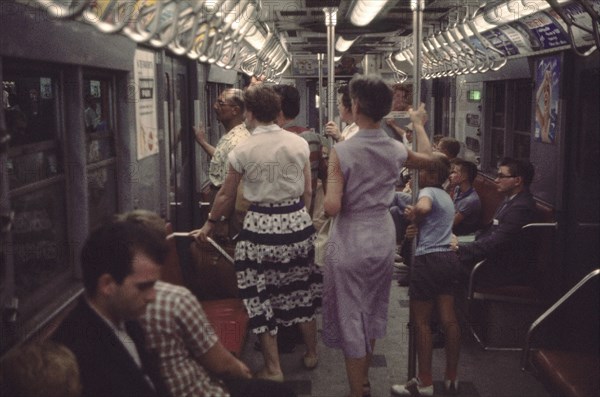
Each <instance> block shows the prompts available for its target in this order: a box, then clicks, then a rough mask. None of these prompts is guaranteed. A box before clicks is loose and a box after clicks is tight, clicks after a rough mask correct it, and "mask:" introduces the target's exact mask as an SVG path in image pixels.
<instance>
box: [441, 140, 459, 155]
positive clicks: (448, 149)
mask: <svg viewBox="0 0 600 397" xmlns="http://www.w3.org/2000/svg"><path fill="white" fill-rule="evenodd" d="M438 150H439V151H440V152H443V153H445V154H447V155H448V156H449V157H450V158H455V157H456V156H458V153H460V142H459V141H457V140H456V139H454V138H451V137H449V136H445V137H443V138H442V139H440V142H439V143H438Z"/></svg>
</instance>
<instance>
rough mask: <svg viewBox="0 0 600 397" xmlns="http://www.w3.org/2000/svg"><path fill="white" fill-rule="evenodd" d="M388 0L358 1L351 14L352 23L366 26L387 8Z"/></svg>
mask: <svg viewBox="0 0 600 397" xmlns="http://www.w3.org/2000/svg"><path fill="white" fill-rule="evenodd" d="M387 2H388V0H356V2H355V3H354V7H353V8H352V11H351V13H350V22H352V23H353V24H354V25H356V26H366V25H368V24H369V22H371V21H372V20H373V18H375V17H376V16H377V14H379V12H380V11H381V10H382V9H383V7H385V5H386V3H387Z"/></svg>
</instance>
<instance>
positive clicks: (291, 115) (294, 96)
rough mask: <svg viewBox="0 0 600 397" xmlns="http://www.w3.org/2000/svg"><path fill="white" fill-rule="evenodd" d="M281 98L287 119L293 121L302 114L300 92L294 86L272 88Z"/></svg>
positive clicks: (281, 85) (283, 85) (285, 85)
mask: <svg viewBox="0 0 600 397" xmlns="http://www.w3.org/2000/svg"><path fill="white" fill-rule="evenodd" d="M272 87H273V89H274V90H275V92H276V93H277V94H278V95H279V96H280V97H281V112H282V113H283V115H284V116H285V118H286V119H290V120H293V119H295V118H296V116H298V114H299V113H300V92H298V89H297V88H296V87H294V86H293V85H289V84H279V85H274V86H272Z"/></svg>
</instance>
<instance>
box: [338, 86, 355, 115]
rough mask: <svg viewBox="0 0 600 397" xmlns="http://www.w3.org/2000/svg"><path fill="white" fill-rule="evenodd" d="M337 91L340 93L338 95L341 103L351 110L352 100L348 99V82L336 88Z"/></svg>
mask: <svg viewBox="0 0 600 397" xmlns="http://www.w3.org/2000/svg"><path fill="white" fill-rule="evenodd" d="M337 93H338V94H340V96H341V98H342V105H343V106H344V107H345V108H346V109H348V110H351V109H352V100H350V88H349V87H348V84H344V85H342V86H340V87H339V88H338V90H337Z"/></svg>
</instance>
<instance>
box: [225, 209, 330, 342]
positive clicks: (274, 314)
mask: <svg viewBox="0 0 600 397" xmlns="http://www.w3.org/2000/svg"><path fill="white" fill-rule="evenodd" d="M314 241H315V228H314V227H313V223H312V219H311V217H310V215H309V213H308V212H307V211H306V208H305V206H304V203H303V202H302V200H300V199H292V200H286V201H283V202H280V203H262V204H252V205H251V206H250V208H249V209H248V212H247V214H246V217H245V218H244V228H243V229H242V231H241V232H240V234H239V236H238V239H237V244H236V247H235V270H236V274H237V282H238V288H239V290H240V297H241V298H242V299H243V301H244V305H245V306H246V311H247V312H248V316H249V317H250V328H251V329H252V330H253V332H254V333H256V334H259V333H263V332H267V331H268V332H270V333H271V334H272V335H275V334H276V333H277V326H278V325H285V326H289V325H292V324H296V323H302V322H305V321H310V320H312V319H314V317H315V314H316V311H317V309H318V308H320V307H321V297H322V288H323V275H322V272H321V269H320V268H319V267H318V266H316V265H315V264H314Z"/></svg>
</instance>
